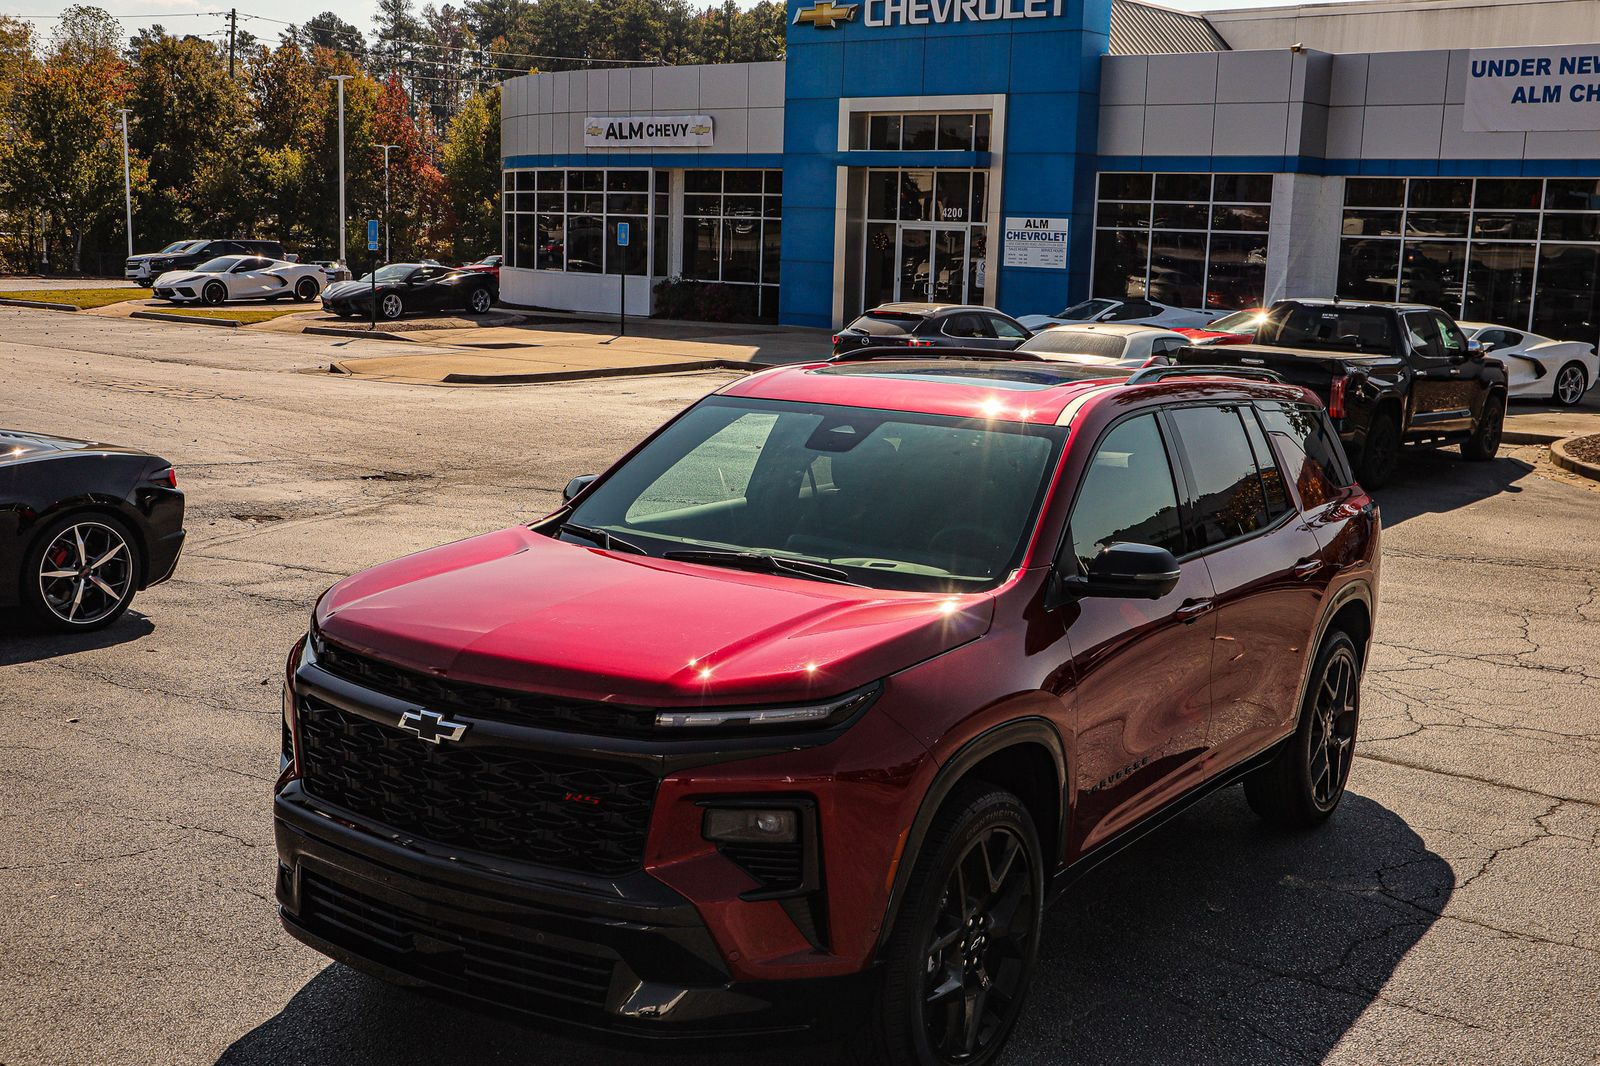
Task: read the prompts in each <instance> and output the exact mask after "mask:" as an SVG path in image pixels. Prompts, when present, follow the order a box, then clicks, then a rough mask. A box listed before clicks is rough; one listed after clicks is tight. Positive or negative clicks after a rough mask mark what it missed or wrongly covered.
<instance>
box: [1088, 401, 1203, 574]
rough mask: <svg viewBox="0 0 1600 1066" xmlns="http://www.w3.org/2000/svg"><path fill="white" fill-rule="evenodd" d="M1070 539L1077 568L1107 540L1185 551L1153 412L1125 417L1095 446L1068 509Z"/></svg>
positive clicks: (1170, 481) (1164, 456)
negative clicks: (1074, 500) (1081, 484)
mask: <svg viewBox="0 0 1600 1066" xmlns="http://www.w3.org/2000/svg"><path fill="white" fill-rule="evenodd" d="M1071 537H1072V553H1073V555H1074V556H1075V557H1076V558H1077V560H1078V566H1079V568H1080V569H1081V570H1086V569H1087V568H1088V566H1089V562H1090V560H1092V559H1093V558H1094V557H1095V555H1096V554H1098V553H1099V551H1100V549H1101V548H1103V547H1105V546H1106V545H1107V544H1117V543H1131V544H1154V545H1156V546H1157V547H1161V548H1166V549H1167V550H1168V551H1170V552H1172V554H1174V555H1181V554H1182V553H1183V528H1182V525H1181V523H1180V520H1179V516H1178V495H1177V491H1176V489H1174V487H1173V481H1172V467H1171V465H1170V464H1169V463H1168V462H1167V450H1166V448H1165V447H1164V446H1163V445H1162V443H1161V431H1160V430H1159V429H1158V428H1157V426H1156V419H1155V416H1154V415H1138V416H1136V417H1134V418H1130V419H1128V420H1127V421H1126V422H1123V423H1122V424H1121V425H1119V426H1117V427H1116V428H1115V429H1113V430H1112V431H1111V432H1110V433H1108V434H1107V435H1106V438H1105V440H1103V441H1101V442H1100V446H1099V447H1098V448H1097V449H1095V453H1094V458H1093V459H1092V460H1091V461H1090V463H1089V468H1088V470H1086V471H1085V472H1084V475H1083V488H1082V489H1081V490H1080V491H1079V493H1078V502H1077V504H1076V505H1075V506H1074V507H1073V509H1072V525H1071Z"/></svg>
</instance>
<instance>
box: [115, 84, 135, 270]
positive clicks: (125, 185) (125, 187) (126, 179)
mask: <svg viewBox="0 0 1600 1066" xmlns="http://www.w3.org/2000/svg"><path fill="white" fill-rule="evenodd" d="M129 110H131V109H130V108H126V107H119V108H117V111H118V112H119V113H120V114H121V115H122V205H123V208H124V210H125V212H126V216H125V217H126V220H127V223H128V258H129V259H132V258H133V177H132V176H131V174H130V173H129V169H128V112H129Z"/></svg>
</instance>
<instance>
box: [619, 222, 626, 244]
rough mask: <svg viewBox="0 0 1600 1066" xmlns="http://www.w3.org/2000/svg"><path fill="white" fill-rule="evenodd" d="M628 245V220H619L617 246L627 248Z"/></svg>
mask: <svg viewBox="0 0 1600 1066" xmlns="http://www.w3.org/2000/svg"><path fill="white" fill-rule="evenodd" d="M627 246H628V224H627V223H626V222H618V223H617V247H618V248H626V247H627Z"/></svg>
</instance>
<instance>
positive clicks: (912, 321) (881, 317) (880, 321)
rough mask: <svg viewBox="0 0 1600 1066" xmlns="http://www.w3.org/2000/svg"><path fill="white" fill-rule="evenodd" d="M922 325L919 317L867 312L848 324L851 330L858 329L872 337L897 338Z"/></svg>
mask: <svg viewBox="0 0 1600 1066" xmlns="http://www.w3.org/2000/svg"><path fill="white" fill-rule="evenodd" d="M921 324H922V316H921V315H899V314H893V313H890V312H879V311H869V312H868V313H866V314H864V315H862V316H861V317H860V318H858V319H856V320H855V321H854V322H852V323H850V328H851V329H858V330H860V331H861V332H862V333H866V334H868V335H870V336H873V337H898V336H903V335H904V334H907V333H912V332H915V330H916V328H917V327H918V326H919V325H921Z"/></svg>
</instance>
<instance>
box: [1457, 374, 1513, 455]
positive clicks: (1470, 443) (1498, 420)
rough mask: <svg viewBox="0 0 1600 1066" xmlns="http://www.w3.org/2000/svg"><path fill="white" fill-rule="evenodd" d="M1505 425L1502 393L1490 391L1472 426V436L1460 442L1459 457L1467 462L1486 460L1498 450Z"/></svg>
mask: <svg viewBox="0 0 1600 1066" xmlns="http://www.w3.org/2000/svg"><path fill="white" fill-rule="evenodd" d="M1505 425H1506V398H1505V395H1504V394H1503V393H1498V392H1496V393H1491V394H1490V396H1489V398H1488V399H1487V400H1485V401H1483V413H1482V414H1481V415H1479V416H1478V422H1477V424H1476V425H1474V426H1473V427H1472V436H1470V437H1468V438H1467V439H1466V440H1464V441H1462V442H1461V458H1463V459H1466V460H1467V461H1468V462H1473V463H1483V462H1488V461H1489V460H1490V459H1493V458H1494V457H1495V454H1496V453H1497V452H1499V451H1500V436H1501V434H1502V433H1503V432H1504V431H1505Z"/></svg>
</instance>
